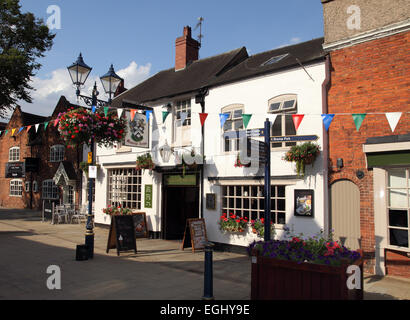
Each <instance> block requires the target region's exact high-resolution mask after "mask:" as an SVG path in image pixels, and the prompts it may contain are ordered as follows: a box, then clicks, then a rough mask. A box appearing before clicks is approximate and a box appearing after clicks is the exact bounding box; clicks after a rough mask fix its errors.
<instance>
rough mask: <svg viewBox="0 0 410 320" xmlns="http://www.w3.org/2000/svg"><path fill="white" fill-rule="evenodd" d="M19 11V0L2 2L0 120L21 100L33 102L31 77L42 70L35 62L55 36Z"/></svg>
mask: <svg viewBox="0 0 410 320" xmlns="http://www.w3.org/2000/svg"><path fill="white" fill-rule="evenodd" d="M20 8H21V6H20V4H19V0H0V118H1V117H4V115H5V113H6V112H7V111H8V110H12V109H14V108H15V107H16V103H17V101H18V100H24V101H27V102H32V99H31V97H30V90H33V88H32V87H31V86H30V84H29V83H30V78H31V77H32V76H34V75H35V71H36V70H38V69H39V68H40V67H41V64H40V63H39V62H38V61H36V60H37V59H38V58H41V57H44V52H45V51H47V50H50V49H51V47H52V45H53V39H54V37H55V34H52V33H50V30H49V29H48V27H47V26H46V25H45V24H44V22H43V20H42V19H38V18H36V17H35V16H34V15H33V14H32V13H30V12H27V13H22V12H21V11H20Z"/></svg>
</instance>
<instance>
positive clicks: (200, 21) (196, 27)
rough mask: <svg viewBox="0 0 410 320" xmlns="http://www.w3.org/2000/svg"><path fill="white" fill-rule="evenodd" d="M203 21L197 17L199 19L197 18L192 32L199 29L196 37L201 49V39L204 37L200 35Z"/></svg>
mask: <svg viewBox="0 0 410 320" xmlns="http://www.w3.org/2000/svg"><path fill="white" fill-rule="evenodd" d="M203 21H204V18H202V17H199V18H198V23H197V24H196V26H195V29H194V30H196V29H198V27H199V36H198V41H199V47H201V44H202V38H203V37H204V35H203V34H202V22H203Z"/></svg>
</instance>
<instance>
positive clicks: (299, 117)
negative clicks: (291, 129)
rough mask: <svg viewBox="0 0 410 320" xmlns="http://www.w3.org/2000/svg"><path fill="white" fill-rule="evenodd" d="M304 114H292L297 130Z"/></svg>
mask: <svg viewBox="0 0 410 320" xmlns="http://www.w3.org/2000/svg"><path fill="white" fill-rule="evenodd" d="M304 116H305V115H304V114H292V119H293V124H294V125H295V129H296V131H298V128H299V126H300V123H301V122H302V120H303V117H304Z"/></svg>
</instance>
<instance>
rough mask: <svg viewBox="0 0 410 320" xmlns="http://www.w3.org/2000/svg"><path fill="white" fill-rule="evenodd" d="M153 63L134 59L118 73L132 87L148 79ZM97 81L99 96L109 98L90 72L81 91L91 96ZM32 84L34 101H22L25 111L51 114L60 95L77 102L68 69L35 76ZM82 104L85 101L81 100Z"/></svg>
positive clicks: (103, 98)
mask: <svg viewBox="0 0 410 320" xmlns="http://www.w3.org/2000/svg"><path fill="white" fill-rule="evenodd" d="M150 71H151V64H150V63H147V64H146V65H143V66H139V65H138V64H137V63H136V62H135V61H132V62H131V63H130V64H129V65H128V66H127V67H125V68H123V69H120V70H117V71H116V73H117V74H118V75H119V76H120V77H121V78H123V79H124V83H125V87H126V88H127V89H130V88H132V87H134V86H135V85H137V84H138V83H140V82H142V81H144V80H145V79H147V78H148V77H149V75H150ZM94 82H97V88H98V91H99V92H100V94H99V96H98V98H99V99H101V100H107V99H108V96H107V95H106V94H105V92H104V89H103V87H102V84H101V81H100V79H99V76H96V75H93V74H90V76H89V77H88V79H87V82H86V86H85V87H84V88H82V89H81V93H82V94H84V95H88V96H91V92H92V89H93V86H94ZM30 85H31V86H32V87H33V88H34V89H36V90H33V91H32V92H31V97H32V98H33V103H26V102H24V101H20V105H21V108H22V110H23V111H25V112H29V113H34V114H38V115H44V116H49V115H51V113H52V112H53V111H54V108H55V106H56V104H57V102H58V100H59V99H60V96H62V95H63V96H65V97H66V98H67V100H68V101H70V102H71V103H77V97H76V95H75V90H76V89H75V88H74V86H73V84H72V82H71V78H70V76H69V74H68V71H67V69H57V70H54V71H53V72H51V74H49V75H48V76H47V77H46V78H38V77H34V78H33V79H32V81H31V83H30ZM80 104H81V105H84V103H83V102H82V101H81V100H80Z"/></svg>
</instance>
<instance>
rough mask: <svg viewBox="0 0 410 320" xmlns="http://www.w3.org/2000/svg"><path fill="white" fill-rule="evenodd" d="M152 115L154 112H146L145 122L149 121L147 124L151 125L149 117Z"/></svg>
mask: <svg viewBox="0 0 410 320" xmlns="http://www.w3.org/2000/svg"><path fill="white" fill-rule="evenodd" d="M151 114H152V110H146V111H145V120H146V121H147V123H149V117H150V116H151Z"/></svg>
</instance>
